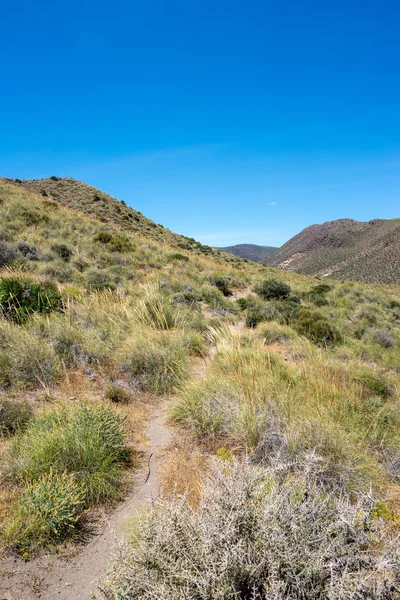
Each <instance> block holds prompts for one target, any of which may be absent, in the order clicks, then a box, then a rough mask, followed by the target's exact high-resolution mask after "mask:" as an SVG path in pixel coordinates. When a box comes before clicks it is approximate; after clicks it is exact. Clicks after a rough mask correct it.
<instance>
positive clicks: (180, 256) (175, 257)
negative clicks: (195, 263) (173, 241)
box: [168, 252, 189, 262]
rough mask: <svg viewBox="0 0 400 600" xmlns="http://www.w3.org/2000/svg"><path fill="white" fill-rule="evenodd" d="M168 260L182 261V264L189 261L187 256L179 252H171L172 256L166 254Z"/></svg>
mask: <svg viewBox="0 0 400 600" xmlns="http://www.w3.org/2000/svg"><path fill="white" fill-rule="evenodd" d="M168 258H169V259H170V260H182V261H184V262H187V261H188V260H189V257H188V256H186V255H185V254H180V253H179V252H173V253H172V254H168Z"/></svg>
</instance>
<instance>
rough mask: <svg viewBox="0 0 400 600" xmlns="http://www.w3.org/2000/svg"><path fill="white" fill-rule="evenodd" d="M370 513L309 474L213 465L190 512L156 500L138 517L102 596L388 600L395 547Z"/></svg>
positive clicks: (369, 504) (366, 502)
mask: <svg viewBox="0 0 400 600" xmlns="http://www.w3.org/2000/svg"><path fill="white" fill-rule="evenodd" d="M376 506H377V505H376V504H375V503H374V502H373V500H371V499H369V498H366V497H359V498H358V500H357V501H355V502H354V503H350V502H349V501H347V500H346V499H344V498H341V497H339V498H337V497H333V496H330V495H327V494H326V493H325V492H324V491H323V490H321V489H320V488H319V487H318V486H317V485H316V483H315V481H314V479H313V476H312V472H310V471H308V472H307V471H305V473H304V475H294V474H291V473H290V471H288V470H286V469H282V468H279V466H278V467H277V468H275V469H271V468H270V469H260V468H255V467H251V466H250V465H247V464H240V463H236V462H233V463H227V462H223V461H218V463H216V465H215V468H214V469H213V471H212V473H211V476H210V477H209V479H208V481H207V483H206V485H205V487H204V489H203V494H202V497H201V501H200V504H199V506H198V508H197V509H196V510H194V509H192V508H191V507H190V505H189V503H188V502H187V501H186V499H185V498H183V499H182V498H181V499H174V500H169V501H166V500H159V501H158V502H156V504H155V505H154V506H153V508H152V509H151V510H150V511H148V512H147V513H146V514H145V515H144V516H143V518H142V520H141V521H140V522H139V523H138V526H137V529H136V532H135V534H134V539H133V543H132V545H131V546H127V547H126V548H125V549H124V550H123V552H122V556H121V559H120V561H119V562H118V563H117V565H116V567H115V569H114V571H113V572H112V573H111V574H110V576H109V579H108V582H107V584H106V587H105V594H104V597H105V598H107V599H108V600H111V599H113V600H117V599H118V600H133V599H135V598H137V599H139V598H160V599H161V598H162V599H163V600H184V599H185V600H191V599H193V600H200V599H204V600H205V599H220V600H228V599H229V600H230V599H233V598H238V599H239V598H240V599H242V600H267V599H274V600H284V599H288V600H289V599H294V598H303V599H304V600H305V599H307V600H323V599H328V598H329V599H330V600H339V599H341V600H344V599H355V598H360V599H361V598H370V599H374V600H378V599H379V600H389V599H393V598H394V597H395V593H396V586H397V585H398V580H397V581H396V576H397V577H398V566H399V547H398V542H397V545H396V542H394V541H393V545H392V546H390V543H389V542H388V545H387V546H386V547H384V541H386V540H387V537H386V536H387V531H386V530H387V521H386V520H385V518H382V516H381V513H382V511H380V510H377V508H376Z"/></svg>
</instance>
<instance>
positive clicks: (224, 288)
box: [214, 277, 232, 297]
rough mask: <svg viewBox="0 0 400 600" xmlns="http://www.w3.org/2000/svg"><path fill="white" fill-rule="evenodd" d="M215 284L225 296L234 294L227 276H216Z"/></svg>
mask: <svg viewBox="0 0 400 600" xmlns="http://www.w3.org/2000/svg"><path fill="white" fill-rule="evenodd" d="M214 285H215V287H216V288H217V289H218V290H219V291H220V292H222V294H223V295H224V296H226V297H228V296H232V291H231V290H230V289H229V280H228V279H227V278H226V277H215V278H214Z"/></svg>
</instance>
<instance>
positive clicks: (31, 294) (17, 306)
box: [0, 276, 62, 323]
mask: <svg viewBox="0 0 400 600" xmlns="http://www.w3.org/2000/svg"><path fill="white" fill-rule="evenodd" d="M61 308H62V300H61V295H60V293H59V291H58V289H57V287H56V286H55V285H54V284H53V283H51V282H38V281H33V280H30V279H22V278H21V279H20V278H18V277H15V276H10V277H4V278H3V279H1V280H0V311H1V313H2V314H3V316H4V317H6V318H7V319H11V320H12V321H15V322H16V323H22V322H24V321H25V320H26V319H27V318H28V317H29V316H31V315H32V314H34V313H50V312H52V311H54V310H61Z"/></svg>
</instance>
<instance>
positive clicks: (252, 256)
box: [217, 244, 277, 262]
mask: <svg viewBox="0 0 400 600" xmlns="http://www.w3.org/2000/svg"><path fill="white" fill-rule="evenodd" d="M217 250H221V251H222V252H228V253H229V254H234V255H235V256H239V257H240V258H245V259H246V260H252V261H253V262H262V261H263V260H264V259H265V258H266V257H267V256H268V255H269V254H271V253H272V252H275V250H277V248H274V247H273V246H257V244H237V245H236V246H226V247H225V248H217Z"/></svg>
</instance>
